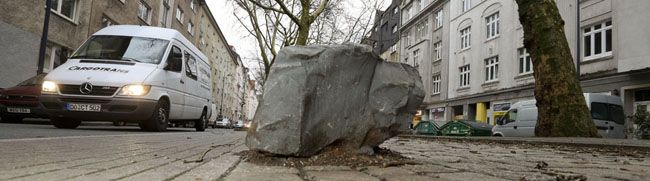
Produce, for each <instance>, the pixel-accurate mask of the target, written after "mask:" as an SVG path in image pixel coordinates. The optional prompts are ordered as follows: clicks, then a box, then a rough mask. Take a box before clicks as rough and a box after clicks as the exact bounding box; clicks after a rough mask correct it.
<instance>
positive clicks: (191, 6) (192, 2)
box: [190, 0, 196, 11]
mask: <svg viewBox="0 0 650 181" xmlns="http://www.w3.org/2000/svg"><path fill="white" fill-rule="evenodd" d="M190 9H191V10H192V11H194V10H196V9H194V0H191V1H190Z"/></svg>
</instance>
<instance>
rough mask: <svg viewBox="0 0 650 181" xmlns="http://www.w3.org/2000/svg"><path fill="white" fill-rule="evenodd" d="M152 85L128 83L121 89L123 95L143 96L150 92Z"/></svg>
mask: <svg viewBox="0 0 650 181" xmlns="http://www.w3.org/2000/svg"><path fill="white" fill-rule="evenodd" d="M149 89H151V86H150V85H127V86H124V87H122V90H120V94H119V95H121V96H143V95H147V93H149Z"/></svg>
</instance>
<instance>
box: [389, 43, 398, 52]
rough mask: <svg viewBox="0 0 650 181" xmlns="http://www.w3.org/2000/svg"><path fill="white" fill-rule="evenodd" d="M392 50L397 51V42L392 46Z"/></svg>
mask: <svg viewBox="0 0 650 181" xmlns="http://www.w3.org/2000/svg"><path fill="white" fill-rule="evenodd" d="M390 50H391V52H396V51H397V44H394V45H393V46H391V47H390Z"/></svg>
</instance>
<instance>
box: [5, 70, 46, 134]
mask: <svg viewBox="0 0 650 181" xmlns="http://www.w3.org/2000/svg"><path fill="white" fill-rule="evenodd" d="M45 75H46V74H40V75H37V76H34V77H32V78H30V79H27V80H25V81H23V82H21V83H20V84H18V85H16V86H14V87H9V88H6V89H1V90H0V119H2V122H10V123H17V122H21V121H22V120H23V118H47V114H45V112H43V109H42V108H41V106H40V103H39V102H38V97H39V96H40V95H41V84H43V78H44V77H45Z"/></svg>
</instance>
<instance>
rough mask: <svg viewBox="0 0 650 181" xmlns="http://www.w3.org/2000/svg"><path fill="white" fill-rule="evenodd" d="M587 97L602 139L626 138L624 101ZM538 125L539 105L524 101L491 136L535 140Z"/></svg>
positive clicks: (614, 98) (498, 125) (499, 121)
mask: <svg viewBox="0 0 650 181" xmlns="http://www.w3.org/2000/svg"><path fill="white" fill-rule="evenodd" d="M584 96H585V101H586V103H587V107H588V108H589V110H590V112H591V117H592V118H593V121H594V124H595V125H596V129H597V130H598V133H599V134H600V136H602V137H604V138H625V127H624V124H625V114H624V113H623V102H622V101H621V98H620V97H616V96H611V95H606V94H597V93H585V94H584ZM566 121H568V120H566ZM536 124H537V106H536V101H535V100H528V101H521V102H517V103H515V104H513V105H512V107H510V108H509V109H508V112H507V113H506V115H505V116H504V117H503V118H501V119H500V120H498V121H497V125H496V126H494V127H493V128H492V135H493V136H535V125H536Z"/></svg>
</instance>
